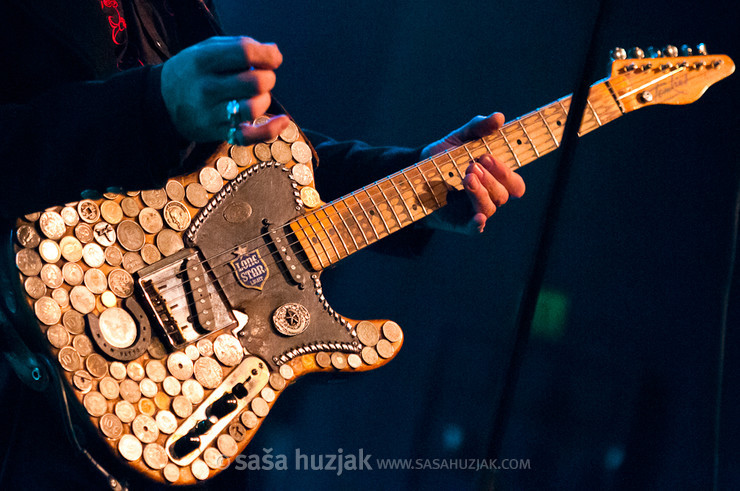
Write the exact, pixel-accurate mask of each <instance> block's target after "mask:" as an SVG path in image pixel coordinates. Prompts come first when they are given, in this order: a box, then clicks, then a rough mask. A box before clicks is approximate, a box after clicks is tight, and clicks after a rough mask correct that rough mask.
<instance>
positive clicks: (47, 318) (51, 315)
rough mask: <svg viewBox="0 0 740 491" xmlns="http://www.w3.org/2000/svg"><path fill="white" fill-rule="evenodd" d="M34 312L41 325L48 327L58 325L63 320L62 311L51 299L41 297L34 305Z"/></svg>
mask: <svg viewBox="0 0 740 491" xmlns="http://www.w3.org/2000/svg"><path fill="white" fill-rule="evenodd" d="M33 311H34V313H35V314H36V318H38V320H39V321H41V323H43V324H46V325H47V326H53V325H54V324H58V323H59V321H60V320H61V319H62V309H61V308H60V307H59V304H58V303H56V302H55V301H54V300H52V299H51V297H41V298H39V299H38V300H36V301H35V302H34V303H33Z"/></svg>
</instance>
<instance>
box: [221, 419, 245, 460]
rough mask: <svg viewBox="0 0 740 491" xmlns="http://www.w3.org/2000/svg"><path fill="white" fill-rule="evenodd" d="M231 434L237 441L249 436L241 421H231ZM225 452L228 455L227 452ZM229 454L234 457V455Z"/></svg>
mask: <svg viewBox="0 0 740 491" xmlns="http://www.w3.org/2000/svg"><path fill="white" fill-rule="evenodd" d="M229 436H231V438H233V439H234V441H235V442H240V441H242V440H244V438H245V437H246V436H247V429H246V428H245V427H244V425H242V424H241V423H236V422H235V423H231V424H230V425H229ZM224 454H225V455H226V453H224ZM227 456H228V457H233V455H227Z"/></svg>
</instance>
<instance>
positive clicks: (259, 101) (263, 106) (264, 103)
mask: <svg viewBox="0 0 740 491" xmlns="http://www.w3.org/2000/svg"><path fill="white" fill-rule="evenodd" d="M271 102H272V97H270V93H269V92H267V93H264V94H257V95H255V96H254V97H251V98H249V99H245V100H240V101H239V107H240V109H241V119H242V121H252V120H254V119H256V118H258V117H260V116H262V115H263V114H265V111H267V108H268V107H270V103H271Z"/></svg>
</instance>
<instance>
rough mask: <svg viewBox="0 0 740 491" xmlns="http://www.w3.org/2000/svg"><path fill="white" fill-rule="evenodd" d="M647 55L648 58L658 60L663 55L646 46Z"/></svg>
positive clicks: (657, 50)
mask: <svg viewBox="0 0 740 491" xmlns="http://www.w3.org/2000/svg"><path fill="white" fill-rule="evenodd" d="M647 55H648V56H649V57H650V58H660V57H661V56H663V53H661V52H660V50H659V49H655V48H653V47H652V46H648V49H647Z"/></svg>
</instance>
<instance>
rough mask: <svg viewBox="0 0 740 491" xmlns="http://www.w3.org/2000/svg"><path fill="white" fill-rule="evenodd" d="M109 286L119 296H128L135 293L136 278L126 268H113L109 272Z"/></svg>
mask: <svg viewBox="0 0 740 491" xmlns="http://www.w3.org/2000/svg"><path fill="white" fill-rule="evenodd" d="M108 287H109V288H110V291H112V292H113V293H115V295H116V296H117V297H120V298H128V297H130V296H131V295H133V293H134V278H133V277H132V276H131V274H130V273H129V272H128V271H126V270H124V269H120V268H116V269H112V270H111V271H110V273H108Z"/></svg>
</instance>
